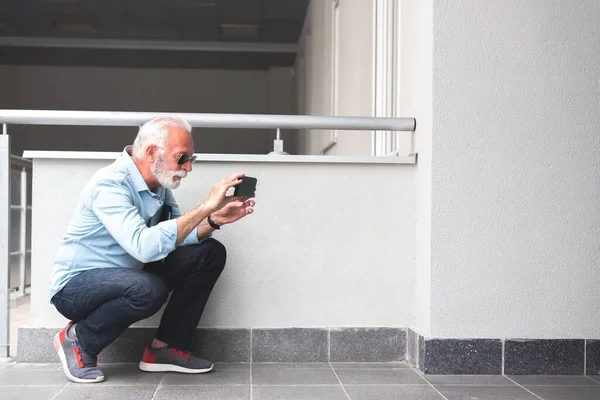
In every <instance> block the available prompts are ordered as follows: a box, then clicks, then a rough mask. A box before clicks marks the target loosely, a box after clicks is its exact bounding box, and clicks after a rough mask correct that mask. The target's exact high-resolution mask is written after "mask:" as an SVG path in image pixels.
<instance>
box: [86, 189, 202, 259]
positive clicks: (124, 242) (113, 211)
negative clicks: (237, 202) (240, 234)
mask: <svg viewBox="0 0 600 400" xmlns="http://www.w3.org/2000/svg"><path fill="white" fill-rule="evenodd" d="M91 208H92V211H93V212H94V214H96V216H97V217H98V219H99V220H100V222H102V224H103V225H104V226H105V227H106V229H107V230H108V231H109V232H110V234H111V235H112V236H113V237H114V238H115V240H116V241H117V243H119V245H121V247H123V248H124V249H125V251H127V252H128V253H129V254H131V255H132V256H133V257H134V258H136V259H138V260H139V261H141V262H144V263H148V262H152V261H157V260H160V259H162V258H164V257H166V256H167V255H168V254H169V253H170V252H172V251H173V250H174V249H175V247H176V246H177V245H178V244H179V243H181V241H183V239H184V238H185V237H186V236H188V235H189V234H190V232H191V231H192V230H194V229H195V228H196V226H198V224H199V223H200V221H202V219H204V218H206V216H207V215H208V214H209V210H208V209H207V207H206V206H205V205H202V204H201V205H200V206H198V207H196V208H195V209H194V210H192V211H190V212H189V213H186V214H184V215H182V216H180V217H179V218H177V219H172V220H169V221H164V222H161V223H159V224H158V225H156V226H153V227H150V228H149V227H147V226H146V223H145V221H144V219H143V218H142V217H141V215H140V214H139V211H138V209H137V208H136V207H135V205H134V203H133V198H132V195H131V193H130V192H129V189H128V188H127V187H126V186H124V185H123V184H122V183H121V182H116V181H108V180H107V181H101V182H99V183H98V184H97V185H96V187H95V188H94V191H93V194H92V200H91Z"/></svg>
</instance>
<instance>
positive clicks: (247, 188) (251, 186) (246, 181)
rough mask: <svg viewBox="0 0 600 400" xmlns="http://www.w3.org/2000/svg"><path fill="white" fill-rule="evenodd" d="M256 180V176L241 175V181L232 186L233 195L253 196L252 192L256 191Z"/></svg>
mask: <svg viewBox="0 0 600 400" xmlns="http://www.w3.org/2000/svg"><path fill="white" fill-rule="evenodd" d="M256 182H257V179H256V178H253V177H251V176H243V177H242V182H241V183H238V184H237V185H235V186H234V187H235V189H234V191H233V195H234V196H241V197H254V192H256Z"/></svg>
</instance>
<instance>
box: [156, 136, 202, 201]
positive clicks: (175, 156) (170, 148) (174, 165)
mask: <svg viewBox="0 0 600 400" xmlns="http://www.w3.org/2000/svg"><path fill="white" fill-rule="evenodd" d="M193 154H194V140H193V139H192V135H190V134H189V133H188V132H187V131H186V130H185V129H183V128H177V127H172V128H170V130H169V137H168V138H167V141H166V143H165V149H164V151H163V150H161V149H158V150H157V155H156V159H155V160H154V163H153V164H152V173H153V174H154V176H155V177H156V179H157V180H158V182H159V183H160V184H161V186H163V187H165V188H167V189H177V188H178V187H179V184H180V183H181V180H182V179H183V178H185V177H186V175H187V173H188V172H190V171H191V170H192V162H191V161H189V160H188V161H186V162H185V163H182V164H179V163H178V160H179V159H180V157H181V156H182V155H183V156H185V155H188V156H191V155H193ZM185 158H186V157H184V158H183V159H185Z"/></svg>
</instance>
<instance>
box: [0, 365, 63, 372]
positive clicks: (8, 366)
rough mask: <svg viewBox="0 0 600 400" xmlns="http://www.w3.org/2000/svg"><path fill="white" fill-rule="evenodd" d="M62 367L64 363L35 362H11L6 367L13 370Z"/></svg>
mask: <svg viewBox="0 0 600 400" xmlns="http://www.w3.org/2000/svg"><path fill="white" fill-rule="evenodd" d="M59 368H62V364H57V363H55V364H34V363H10V364H6V369H13V370H22V369H26V370H33V369H35V370H39V369H48V370H49V369H59Z"/></svg>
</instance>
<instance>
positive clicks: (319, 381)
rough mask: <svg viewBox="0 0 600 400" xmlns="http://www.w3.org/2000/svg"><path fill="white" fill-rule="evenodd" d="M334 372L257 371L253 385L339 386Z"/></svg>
mask: <svg viewBox="0 0 600 400" xmlns="http://www.w3.org/2000/svg"><path fill="white" fill-rule="evenodd" d="M339 383H340V382H339V381H338V379H337V378H336V377H335V374H334V373H333V370H331V369H329V370H327V369H282V370H271V369H255V368H252V384H253V385H339Z"/></svg>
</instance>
